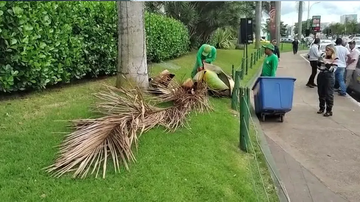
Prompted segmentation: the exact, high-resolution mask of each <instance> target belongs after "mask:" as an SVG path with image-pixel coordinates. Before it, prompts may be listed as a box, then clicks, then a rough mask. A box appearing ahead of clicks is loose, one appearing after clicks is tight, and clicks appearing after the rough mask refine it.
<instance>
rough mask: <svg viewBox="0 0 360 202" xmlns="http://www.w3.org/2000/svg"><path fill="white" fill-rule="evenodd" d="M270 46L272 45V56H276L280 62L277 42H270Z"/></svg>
mask: <svg viewBox="0 0 360 202" xmlns="http://www.w3.org/2000/svg"><path fill="white" fill-rule="evenodd" d="M272 45H274V52H273V53H274V54H275V55H276V56H277V58H278V60H279V61H280V50H279V47H278V46H277V41H276V39H274V40H272Z"/></svg>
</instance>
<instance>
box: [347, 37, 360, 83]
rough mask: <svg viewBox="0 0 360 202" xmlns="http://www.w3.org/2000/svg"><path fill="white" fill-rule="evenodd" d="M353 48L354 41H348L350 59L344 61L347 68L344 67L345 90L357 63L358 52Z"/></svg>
mask: <svg viewBox="0 0 360 202" xmlns="http://www.w3.org/2000/svg"><path fill="white" fill-rule="evenodd" d="M355 46H356V43H355V41H350V42H349V49H350V57H349V58H348V60H347V61H346V62H347V66H346V71H345V75H346V76H345V84H346V88H347V87H348V86H349V84H350V82H351V79H352V75H353V74H354V71H355V69H356V64H357V62H358V60H359V51H358V50H356V48H355Z"/></svg>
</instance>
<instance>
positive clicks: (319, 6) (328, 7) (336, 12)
mask: <svg viewBox="0 0 360 202" xmlns="http://www.w3.org/2000/svg"><path fill="white" fill-rule="evenodd" d="M317 2H319V3H317ZM311 5H313V6H311ZM310 6H311V9H310V18H311V17H312V16H313V15H321V22H340V16H341V15H346V14H357V15H358V21H359V17H360V1H310ZM307 11H308V1H304V6H303V16H302V17H303V21H305V20H306V18H307ZM297 18H298V9H297V8H296V1H281V21H284V23H285V24H288V25H294V24H295V22H297Z"/></svg>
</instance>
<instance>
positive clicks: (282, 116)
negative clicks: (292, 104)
mask: <svg viewBox="0 0 360 202" xmlns="http://www.w3.org/2000/svg"><path fill="white" fill-rule="evenodd" d="M280 122H284V115H283V114H282V115H280Z"/></svg>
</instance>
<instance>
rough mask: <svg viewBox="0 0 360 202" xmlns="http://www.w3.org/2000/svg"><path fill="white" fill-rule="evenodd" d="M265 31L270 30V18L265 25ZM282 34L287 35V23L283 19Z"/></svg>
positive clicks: (281, 24) (281, 23)
mask: <svg viewBox="0 0 360 202" xmlns="http://www.w3.org/2000/svg"><path fill="white" fill-rule="evenodd" d="M263 32H266V33H269V32H270V18H268V19H266V23H265V25H264V27H263ZM280 35H281V36H287V24H284V22H283V21H281V22H280Z"/></svg>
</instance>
